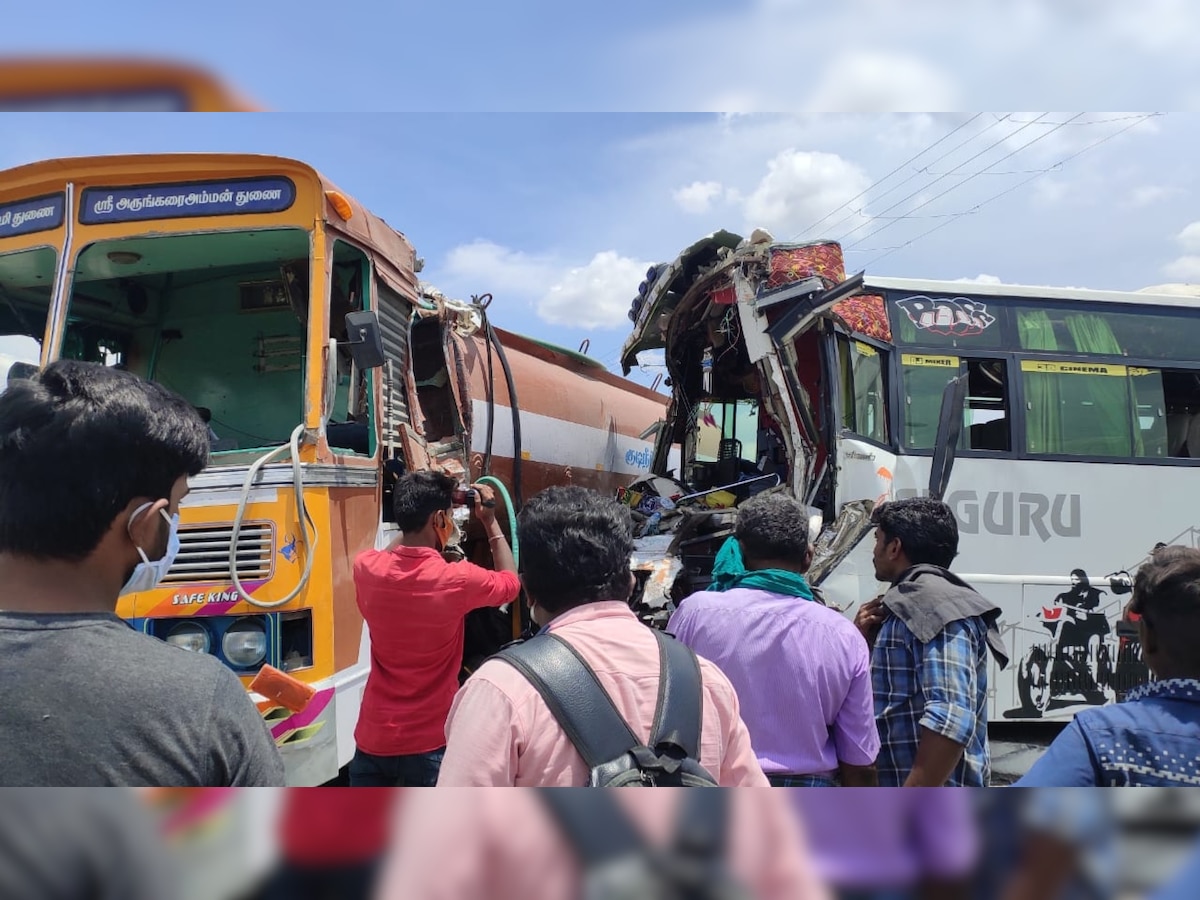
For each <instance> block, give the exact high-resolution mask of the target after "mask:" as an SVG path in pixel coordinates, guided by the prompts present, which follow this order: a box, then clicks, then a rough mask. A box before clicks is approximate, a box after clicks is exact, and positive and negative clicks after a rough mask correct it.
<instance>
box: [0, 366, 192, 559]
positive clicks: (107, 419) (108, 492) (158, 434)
mask: <svg viewBox="0 0 1200 900" xmlns="http://www.w3.org/2000/svg"><path fill="white" fill-rule="evenodd" d="M207 464H208V429H207V428H205V426H204V423H203V422H201V421H200V416H199V415H197V413H196V410H195V409H194V408H193V407H192V405H191V404H190V403H188V402H187V401H186V400H184V399H183V398H182V397H180V396H179V395H178V394H175V393H174V392H172V391H169V390H167V389H166V388H165V387H163V386H161V385H158V384H154V383H153V382H149V381H145V380H143V379H141V378H139V377H138V376H136V375H134V374H132V373H130V372H123V371H118V370H116V369H112V368H108V367H106V366H101V365H97V364H96V363H85V362H77V361H75V360H62V361H59V362H55V363H51V364H50V365H48V366H47V367H46V368H45V369H43V370H42V371H40V372H38V373H37V374H35V375H33V376H32V377H31V378H28V379H21V380H19V381H17V382H16V383H15V384H13V385H12V386H11V387H9V389H8V390H7V391H6V392H5V393H4V394H3V395H2V396H0V552H6V553H14V554H18V555H20V556H28V557H34V558H37V559H63V560H72V561H79V560H81V559H84V558H85V557H87V556H88V554H90V553H91V552H92V551H93V550H95V549H96V546H97V545H98V544H99V543H100V540H101V538H103V537H104V534H105V532H106V531H108V529H109V527H110V526H111V525H112V522H113V519H115V518H116V517H117V515H118V514H119V513H120V512H121V510H123V509H124V508H125V507H126V506H128V505H129V503H130V501H131V500H133V499H134V498H136V497H150V498H154V499H160V498H164V497H170V495H171V488H172V487H174V485H175V482H176V481H178V480H179V479H180V478H181V477H183V476H185V475H196V474H198V473H199V472H200V471H201V470H202V469H203V468H204V467H205V465H207Z"/></svg>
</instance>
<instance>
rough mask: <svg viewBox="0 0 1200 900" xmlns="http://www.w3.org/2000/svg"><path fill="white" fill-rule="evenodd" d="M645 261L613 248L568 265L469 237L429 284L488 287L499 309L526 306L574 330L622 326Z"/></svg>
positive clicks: (459, 289) (457, 289)
mask: <svg viewBox="0 0 1200 900" xmlns="http://www.w3.org/2000/svg"><path fill="white" fill-rule="evenodd" d="M649 268H650V263H649V262H644V261H642V260H640V259H633V258H631V257H627V256H622V255H621V254H619V253H617V252H616V251H615V250H605V251H602V252H600V253H597V254H595V255H594V256H593V257H592V259H591V260H590V261H589V262H588V263H587V264H586V265H583V266H572V265H571V264H570V262H567V261H564V260H562V259H560V258H558V257H556V256H553V255H550V254H530V253H523V252H520V251H517V250H513V249H511V248H509V247H504V246H502V245H500V244H496V243H494V242H492V241H484V240H480V241H475V242H473V243H471V244H464V245H462V246H459V247H455V248H454V249H453V250H451V251H450V252H449V254H447V257H446V261H445V264H444V265H443V267H442V271H441V272H440V273H439V274H438V276H437V280H436V281H435V282H434V284H435V286H439V287H440V286H442V285H440V284H439V283H438V282H439V281H441V280H442V279H443V277H444V279H445V281H448V282H449V284H446V285H444V287H443V289H447V288H449V289H451V293H452V295H456V296H466V295H467V294H469V293H472V292H479V291H490V292H491V293H492V294H493V295H495V297H496V298H497V300H499V301H501V303H502V305H503V306H505V307H510V308H511V306H512V305H514V304H521V303H524V304H528V305H529V306H532V307H533V308H534V309H535V310H536V312H537V314H538V316H539V317H540V318H541V319H542V320H543V321H546V322H549V323H550V324H552V325H566V326H571V327H575V328H620V327H628V325H629V319H628V317H627V315H626V313H627V312H628V310H629V306H630V304H631V303H632V302H633V298H634V296H635V295H636V294H637V289H638V284H639V283H640V282H641V281H642V279H643V278H645V277H646V270H647V269H649Z"/></svg>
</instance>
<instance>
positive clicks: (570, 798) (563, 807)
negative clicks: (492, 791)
mask: <svg viewBox="0 0 1200 900" xmlns="http://www.w3.org/2000/svg"><path fill="white" fill-rule="evenodd" d="M536 790H537V792H538V796H539V797H540V798H541V800H542V804H543V805H544V806H545V807H546V808H547V809H549V810H550V813H551V814H552V815H553V816H554V818H555V819H556V820H557V821H558V824H559V827H560V828H561V829H562V832H563V834H564V835H565V837H566V838H567V842H568V843H569V844H570V845H571V847H572V848H573V849H574V850H575V854H576V856H577V857H578V858H579V862H580V864H581V865H582V867H583V869H584V870H585V871H587V870H591V869H593V868H595V867H598V866H602V865H604V864H605V863H608V862H612V861H614V860H616V859H620V858H621V857H623V856H626V857H627V856H632V855H635V854H638V853H645V852H646V850H647V845H646V842H645V840H644V839H643V837H642V835H641V833H640V832H639V831H638V830H637V828H636V827H635V826H634V824H633V823H632V822H631V821H630V820H629V817H628V816H627V815H626V814H625V812H624V811H623V810H622V809H621V808H620V806H619V805H618V804H617V802H616V800H615V799H614V797H613V795H612V793H611V792H609V791H573V790H570V789H566V790H564V789H562V788H536ZM701 793H720V792H719V791H715V792H714V791H702V792H701Z"/></svg>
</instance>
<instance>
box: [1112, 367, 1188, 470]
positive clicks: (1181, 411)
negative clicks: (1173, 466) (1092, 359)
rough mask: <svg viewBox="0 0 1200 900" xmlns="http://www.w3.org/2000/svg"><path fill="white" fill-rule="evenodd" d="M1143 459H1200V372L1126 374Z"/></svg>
mask: <svg viewBox="0 0 1200 900" xmlns="http://www.w3.org/2000/svg"><path fill="white" fill-rule="evenodd" d="M1129 376H1130V381H1131V382H1132V384H1133V391H1134V399H1135V401H1136V402H1137V413H1136V414H1137V426H1138V431H1139V432H1140V433H1141V437H1142V442H1143V444H1144V449H1143V452H1142V454H1141V455H1142V456H1156V457H1170V458H1175V459H1200V372H1195V371H1186V370H1180V371H1171V370H1166V369H1164V370H1158V369H1135V368H1130V370H1129Z"/></svg>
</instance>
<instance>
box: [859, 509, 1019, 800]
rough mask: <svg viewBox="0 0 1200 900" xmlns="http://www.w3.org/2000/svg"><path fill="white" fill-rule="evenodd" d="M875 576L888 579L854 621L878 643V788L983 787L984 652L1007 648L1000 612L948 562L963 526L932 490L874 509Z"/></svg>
mask: <svg viewBox="0 0 1200 900" xmlns="http://www.w3.org/2000/svg"><path fill="white" fill-rule="evenodd" d="M872 522H874V524H875V554H874V562H875V577H876V578H877V579H879V580H880V581H882V582H885V583H887V584H890V585H891V588H890V589H889V590H888V591H887V593H885V594H884V595H883V596H882V597H880V598H877V599H875V600H872V601H871V602H869V603H865V604H863V605H862V606H861V607H860V608H859V610H858V613H857V615H856V616H855V619H854V622H855V624H856V625H858V627H859V629H860V630H861V631H862V633H863V636H864V637H866V639H867V643H868V644H869V645H871V647H872V652H871V685H872V689H873V692H874V695H875V721H876V724H877V725H878V726H879V739H880V743H881V745H882V746H881V749H880V753H879V759H878V761H877V763H876V764H877V766H878V771H879V784H880V785H881V786H892V787H895V786H899V785H903V786H905V787H936V786H940V785H953V786H966V787H986V786H987V785H988V781H989V779H990V777H991V762H990V759H989V756H988V743H987V654H988V651H989V650H991V652H992V654H993V655H994V656H995V657H996V659H997V661H998V662H999V663H1000V667H1001V668H1003V667H1004V666H1006V665H1007V664H1008V655H1007V653H1006V651H1005V649H1004V644H1003V642H1002V641H1001V639H1000V632H999V630H998V629H997V627H996V621H997V619H998V618H999V615H1000V609H999V607H997V606H996V605H995V604H994V603H991V602H989V601H988V600H986V599H985V598H983V597H982V596H980V595H979V594H978V593H977V592H976V591H975V589H974V588H972V587H971V586H970V585H969V584H967V583H966V582H965V581H963V580H962V579H961V578H959V577H958V576H956V575H954V574H952V573H951V572H950V571H949V570H948V569H949V566H950V563H951V562H952V561H953V560H954V557H955V556H957V555H958V523H957V522H956V521H955V518H954V513H953V511H952V510H951V509H950V507H949V506H947V505H946V504H945V503H942V502H941V501H938V500H933V499H930V498H928V497H914V498H912V499H909V500H896V501H893V502H891V503H884V504H882V505H880V506H878V507H876V509H875V511H874V513H873V514H872Z"/></svg>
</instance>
